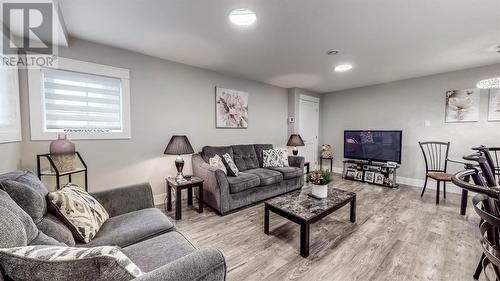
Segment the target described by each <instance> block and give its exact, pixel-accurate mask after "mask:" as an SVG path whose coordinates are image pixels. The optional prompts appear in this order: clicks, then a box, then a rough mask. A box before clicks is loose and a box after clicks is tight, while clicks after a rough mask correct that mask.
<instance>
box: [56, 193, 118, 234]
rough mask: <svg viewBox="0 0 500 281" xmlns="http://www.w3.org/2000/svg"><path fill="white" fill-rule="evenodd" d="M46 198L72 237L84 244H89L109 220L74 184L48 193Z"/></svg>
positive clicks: (95, 201)
mask: <svg viewBox="0 0 500 281" xmlns="http://www.w3.org/2000/svg"><path fill="white" fill-rule="evenodd" d="M47 198H48V201H49V204H51V208H54V210H56V211H57V213H58V215H59V216H60V217H61V219H62V220H63V221H64V223H66V225H67V226H68V228H69V229H70V230H71V232H72V233H73V236H74V237H75V238H76V239H78V240H80V241H82V242H84V243H88V242H90V240H92V238H94V237H95V235H96V234H97V232H98V231H99V229H100V228H101V226H102V225H103V224H104V222H105V221H106V220H107V219H109V214H108V212H107V211H106V209H104V207H103V206H102V205H101V204H100V203H99V202H98V201H97V200H96V199H95V198H94V197H92V196H91V195H90V194H88V193H87V192H85V191H84V190H82V189H81V188H79V187H78V186H77V185H75V184H72V183H68V184H67V185H65V186H64V187H63V188H62V189H61V190H58V191H55V192H50V193H49V194H48V195H47Z"/></svg>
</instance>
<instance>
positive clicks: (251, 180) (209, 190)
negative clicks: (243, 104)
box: [192, 144, 304, 215]
mask: <svg viewBox="0 0 500 281" xmlns="http://www.w3.org/2000/svg"><path fill="white" fill-rule="evenodd" d="M272 148H273V146H272V145H271V144H249V145H231V146H205V147H203V149H202V151H201V152H200V153H199V154H194V155H193V158H192V162H193V173H194V175H195V176H198V177H200V178H202V179H203V180H204V185H203V191H204V193H203V196H204V197H203V199H204V201H205V203H206V204H207V205H209V206H210V207H212V208H214V209H215V210H217V211H218V212H219V213H220V214H222V215H225V214H227V213H228V212H230V211H233V210H236V209H239V208H241V207H244V206H248V205H250V204H253V203H256V202H259V201H262V200H265V199H268V198H271V197H274V196H277V195H280V194H283V193H287V192H290V191H293V190H296V189H299V188H301V187H302V186H303V184H304V176H303V173H304V172H303V171H304V158H303V157H300V156H289V157H288V162H289V165H290V166H289V167H281V168H263V167H262V166H263V165H262V162H263V159H262V151H263V150H267V149H272ZM225 153H229V155H231V157H232V158H233V160H234V162H235V164H236V166H237V167H238V170H239V171H240V173H239V175H238V176H237V177H231V176H227V175H226V174H224V172H223V171H222V170H219V169H217V168H214V167H212V166H210V165H209V164H208V162H209V159H210V158H211V157H213V156H214V155H216V154H217V155H219V156H222V155H224V154H225Z"/></svg>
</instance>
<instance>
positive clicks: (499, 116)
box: [488, 89, 500, 121]
mask: <svg viewBox="0 0 500 281" xmlns="http://www.w3.org/2000/svg"><path fill="white" fill-rule="evenodd" d="M488 121H500V89H490V98H489V103H488Z"/></svg>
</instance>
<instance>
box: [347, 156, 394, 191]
mask: <svg viewBox="0 0 500 281" xmlns="http://www.w3.org/2000/svg"><path fill="white" fill-rule="evenodd" d="M343 162H344V165H343V166H344V169H343V172H342V178H344V179H349V180H355V181H361V182H367V183H371V184H376V185H381V186H387V187H393V188H396V187H398V186H399V185H398V183H397V182H396V170H397V169H398V168H399V167H400V165H399V164H397V165H396V166H395V167H394V166H390V165H388V164H387V163H381V162H372V161H369V160H349V159H346V160H344V161H343Z"/></svg>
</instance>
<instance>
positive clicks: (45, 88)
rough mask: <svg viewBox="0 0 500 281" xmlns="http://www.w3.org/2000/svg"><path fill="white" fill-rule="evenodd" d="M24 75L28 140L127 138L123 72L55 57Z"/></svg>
mask: <svg viewBox="0 0 500 281" xmlns="http://www.w3.org/2000/svg"><path fill="white" fill-rule="evenodd" d="M28 75H29V86H30V89H29V91H30V116H31V139H33V140H47V139H54V138H56V137H57V134H58V133H66V134H68V136H69V137H70V138H73V139H125V138H130V113H129V112H130V104H129V89H128V87H129V71H128V70H126V69H121V68H115V67H110V66H105V65H99V64H94V63H87V62H80V61H76V60H70V59H64V58H59V59H58V68H57V69H53V68H40V69H35V70H29V74H28ZM32 100H33V102H32Z"/></svg>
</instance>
